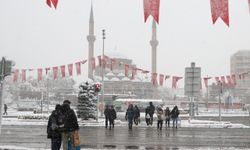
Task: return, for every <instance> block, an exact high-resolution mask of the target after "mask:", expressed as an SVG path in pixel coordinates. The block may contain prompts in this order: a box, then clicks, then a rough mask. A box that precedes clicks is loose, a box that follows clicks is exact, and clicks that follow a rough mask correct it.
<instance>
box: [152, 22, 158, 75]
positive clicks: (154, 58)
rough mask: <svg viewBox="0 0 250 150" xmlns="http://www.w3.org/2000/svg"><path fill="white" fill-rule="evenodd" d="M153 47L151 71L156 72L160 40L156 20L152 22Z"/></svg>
mask: <svg viewBox="0 0 250 150" xmlns="http://www.w3.org/2000/svg"><path fill="white" fill-rule="evenodd" d="M150 44H151V47H152V57H151V73H156V71H157V70H156V69H157V68H156V60H157V59H156V56H157V55H156V49H157V46H158V41H157V38H156V23H155V20H153V22H152V39H151V41H150Z"/></svg>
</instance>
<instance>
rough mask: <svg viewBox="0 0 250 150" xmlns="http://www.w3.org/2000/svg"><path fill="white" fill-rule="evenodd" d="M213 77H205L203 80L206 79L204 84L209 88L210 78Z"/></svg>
mask: <svg viewBox="0 0 250 150" xmlns="http://www.w3.org/2000/svg"><path fill="white" fill-rule="evenodd" d="M209 79H211V77H204V78H203V80H204V84H205V87H206V88H207V87H208V80H209Z"/></svg>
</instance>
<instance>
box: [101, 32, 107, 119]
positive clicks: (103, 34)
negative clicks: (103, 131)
mask: <svg viewBox="0 0 250 150" xmlns="http://www.w3.org/2000/svg"><path fill="white" fill-rule="evenodd" d="M105 38H106V37H105V29H103V30H102V101H101V104H104V70H103V69H104V68H103V67H104V40H105ZM101 116H103V112H102V111H101Z"/></svg>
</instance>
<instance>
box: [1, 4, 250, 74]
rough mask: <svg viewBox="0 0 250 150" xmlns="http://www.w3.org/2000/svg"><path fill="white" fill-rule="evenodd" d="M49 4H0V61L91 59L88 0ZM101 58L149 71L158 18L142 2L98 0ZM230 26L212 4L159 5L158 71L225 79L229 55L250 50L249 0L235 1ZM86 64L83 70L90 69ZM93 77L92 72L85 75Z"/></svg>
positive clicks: (28, 64)
mask: <svg viewBox="0 0 250 150" xmlns="http://www.w3.org/2000/svg"><path fill="white" fill-rule="evenodd" d="M45 1H46V0H1V5H0V52H1V53H0V56H6V57H7V58H8V59H11V60H14V61H15V62H16V66H15V68H19V69H25V68H34V69H37V68H39V67H42V68H45V67H53V66H60V65H66V64H69V63H74V62H76V61H78V60H81V59H87V57H88V42H87V40H86V36H87V35H88V25H89V24H88V22H89V13H90V6H91V1H90V0H59V3H58V9H57V10H54V9H51V8H49V7H48V6H47V5H46V3H45ZM93 8H94V20H95V35H96V42H95V55H96V56H97V55H99V54H101V50H102V31H101V30H102V29H106V40H105V51H114V50H115V49H116V50H117V51H118V52H120V53H123V54H125V55H126V56H127V57H130V58H131V59H133V61H134V63H135V64H137V66H138V67H140V68H143V69H146V70H149V71H150V70H151V64H150V62H151V47H150V44H149V41H150V38H151V26H152V17H149V18H148V21H147V22H146V23H144V17H143V0H93ZM229 13H230V18H229V19H230V27H229V28H228V27H227V26H226V25H225V24H224V23H223V22H222V20H221V19H219V20H218V21H217V23H216V24H215V25H213V24H212V19H211V11H210V0H161V6H160V24H159V25H158V26H157V28H158V33H157V34H158V35H157V36H158V40H159V46H158V48H157V58H158V60H157V72H158V73H164V74H169V75H181V76H183V75H184V68H185V67H187V66H190V62H191V61H195V62H196V66H200V67H202V75H209V76H213V77H214V76H217V75H220V76H221V75H227V74H229V72H230V68H229V67H230V56H231V55H232V54H233V53H235V52H236V51H238V50H241V49H249V50H250V37H249V36H250V13H249V8H248V3H247V0H241V1H239V0H229ZM86 66H87V64H85V65H84V67H83V68H86ZM83 72H84V75H87V70H83Z"/></svg>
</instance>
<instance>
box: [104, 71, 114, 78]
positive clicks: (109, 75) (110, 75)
mask: <svg viewBox="0 0 250 150" xmlns="http://www.w3.org/2000/svg"><path fill="white" fill-rule="evenodd" d="M105 76H107V77H114V76H115V75H114V73H113V72H109V73H107V74H106V75H105Z"/></svg>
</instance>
